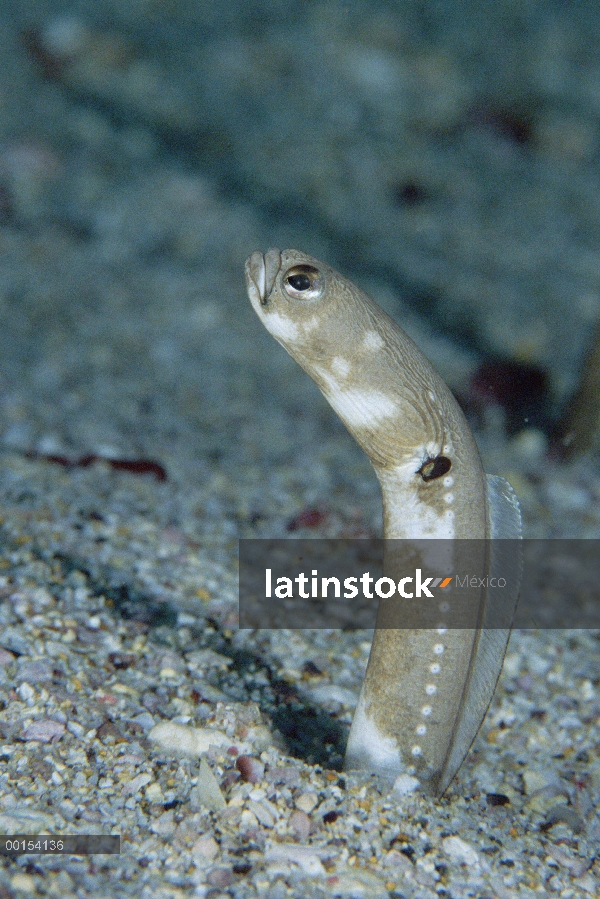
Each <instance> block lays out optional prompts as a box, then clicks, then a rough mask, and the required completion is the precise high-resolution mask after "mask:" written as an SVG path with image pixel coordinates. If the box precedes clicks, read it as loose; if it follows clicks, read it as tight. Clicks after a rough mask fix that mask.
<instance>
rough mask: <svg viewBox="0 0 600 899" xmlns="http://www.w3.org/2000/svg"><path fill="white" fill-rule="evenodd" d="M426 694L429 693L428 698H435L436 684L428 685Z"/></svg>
mask: <svg viewBox="0 0 600 899" xmlns="http://www.w3.org/2000/svg"><path fill="white" fill-rule="evenodd" d="M425 692H426V693H427V695H428V696H435V694H436V693H437V687H436V685H435V684H427V686H426V687H425Z"/></svg>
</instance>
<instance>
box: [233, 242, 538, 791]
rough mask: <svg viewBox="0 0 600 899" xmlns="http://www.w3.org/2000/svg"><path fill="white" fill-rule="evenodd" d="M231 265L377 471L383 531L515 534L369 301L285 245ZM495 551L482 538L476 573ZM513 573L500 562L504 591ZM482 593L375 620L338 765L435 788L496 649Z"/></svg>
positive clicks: (429, 378) (417, 354) (506, 506)
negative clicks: (417, 614)
mask: <svg viewBox="0 0 600 899" xmlns="http://www.w3.org/2000/svg"><path fill="white" fill-rule="evenodd" d="M245 271H246V284H247V289H248V294H249V297H250V301H251V303H252V306H253V307H254V310H255V311H256V313H257V315H258V317H259V318H260V320H261V321H262V323H263V325H264V326H265V327H266V329H267V331H269V333H270V334H271V335H272V336H273V337H274V338H275V339H276V340H277V341H278V342H279V343H280V344H281V345H282V346H283V347H284V348H285V349H286V350H287V352H288V353H289V354H290V355H291V356H292V358H293V359H295V360H296V362H298V363H299V365H300V366H301V367H302V368H303V369H304V370H305V371H306V372H307V374H309V375H310V377H311V378H312V379H313V380H314V381H315V383H316V384H317V386H318V387H319V389H320V390H321V392H322V393H323V395H324V396H325V398H326V399H327V401H328V402H329V403H330V405H331V406H332V407H333V409H334V410H335V412H337V414H338V416H339V417H340V418H341V420H342V421H343V423H344V424H345V425H346V427H347V429H348V430H349V431H350V433H351V434H352V435H353V436H354V438H355V439H356V441H357V442H358V444H359V445H360V446H361V447H362V448H363V450H364V451H365V452H366V454H367V455H368V457H369V459H370V461H371V463H372V465H373V467H374V469H375V472H376V474H377V477H378V479H379V482H380V484H381V490H382V496H383V519H384V537H385V538H386V541H387V540H388V539H389V538H403V539H404V538H439V539H443V540H448V541H452V540H457V539H460V538H463V539H464V538H472V539H473V540H481V541H483V542H484V543H485V544H486V545H489V546H492V545H493V541H487V540H486V538H494V539H496V538H512V539H516V538H519V537H520V536H521V516H520V512H519V504H518V501H517V498H516V496H515V494H514V492H513V490H512V488H511V486H510V485H509V484H508V482H507V481H505V480H504V479H503V478H500V477H493V476H490V475H486V474H485V473H484V471H483V467H482V463H481V459H480V457H479V452H478V450H477V446H476V444H475V440H474V438H473V436H472V434H471V431H470V429H469V426H468V424H467V422H466V419H465V417H464V415H463V413H462V411H461V409H460V408H459V406H458V403H457V402H456V400H455V399H454V397H453V395H452V393H451V392H450V390H449V389H448V387H447V386H446V384H445V383H444V382H443V381H442V379H441V378H440V376H439V375H438V374H437V372H436V371H435V369H434V368H433V366H432V365H431V364H430V362H429V361H428V360H427V358H426V357H425V356H424V355H423V353H422V352H421V351H420V350H419V349H418V347H417V346H416V344H414V343H413V341H412V340H411V339H410V338H409V337H408V335H407V334H405V333H404V331H402V330H401V328H399V327H398V325H397V324H396V323H395V322H394V321H393V320H392V319H391V318H390V317H389V316H388V315H387V314H386V313H385V312H384V311H383V310H382V309H381V308H380V307H379V306H377V305H376V304H375V303H374V302H373V301H372V300H371V299H369V297H367V296H366V295H365V294H364V293H363V292H362V291H361V290H359V289H358V288H357V287H356V286H355V285H354V284H353V283H352V282H351V281H349V280H348V279H346V278H344V277H343V276H342V275H340V274H338V272H336V271H335V270H334V269H332V268H330V267H329V266H328V265H325V264H324V263H322V262H319V261H318V260H316V259H313V258H312V257H311V256H307V255H305V254H304V253H301V252H298V251H296V250H283V251H279V250H276V249H271V250H268V251H267V252H266V253H265V254H263V253H259V252H257V253H253V254H252V256H250V258H249V259H248V260H247V261H246V266H245ZM500 542H501V543H502V544H504V543H505V541H504V540H502V541H500ZM426 544H427V540H421V541H420V545H426ZM386 545H387V542H386ZM431 545H432V544H430V546H431ZM444 545H445V544H444ZM449 545H450V546H455V545H456V544H454V543H450V544H449ZM496 545H499V544H498V543H497V544H496ZM519 545H520V544H519ZM422 564H423V563H422ZM495 564H496V565H497V564H498V563H497V562H496V563H495V562H494V553H493V551H492V552H490V553H489V555H488V556H487V557H486V573H487V574H489V573H490V571H491V572H492V573H493V571H494V565H495ZM504 567H505V568H506V566H504ZM513 567H514V566H513ZM496 573H498V571H497V570H496ZM519 578H520V573H519V572H517V571H513V578H512V581H511V582H510V583H509V590H510V591H511V595H512V599H511V601H514V604H516V600H517V595H518V588H519V583H518V582H519ZM492 594H493V591H491V590H489V589H482V591H481V596H480V599H478V603H480V606H481V610H482V613H481V615H480V616H479V617H478V618H477V622H478V624H477V626H474V627H473V628H470V627H469V628H468V629H458V628H454V629H452V628H448V629H440V630H438V629H437V628H435V629H434V628H432V629H413V630H407V629H391V628H376V629H375V634H374V638H373V644H372V647H371V653H370V656H369V662H368V666H367V671H366V674H365V679H364V682H363V685H362V689H361V693H360V696H359V700H358V705H357V708H356V712H355V715H354V719H353V722H352V727H351V730H350V735H349V739H348V746H347V750H346V758H345V768H346V769H359V770H362V771H365V772H367V773H370V774H377V775H381V776H383V777H385V778H388V779H394V778H396V777H397V776H398V775H400V774H407V775H408V776H414V777H416V779H417V780H418V781H419V783H420V785H421V787H422V788H423V789H424V790H425V791H428V792H430V793H433V794H434V795H438V796H439V795H441V794H442V793H443V792H444V791H445V790H446V788H447V786H448V784H449V783H450V781H451V780H452V778H453V777H454V775H455V774H456V772H457V770H458V768H459V767H460V765H461V764H462V762H463V760H464V758H465V755H466V754H467V752H468V750H469V748H470V746H471V744H472V742H473V740H474V739H475V736H476V734H477V732H478V730H479V727H480V725H481V722H482V721H483V718H484V717H485V714H486V712H487V709H488V706H489V704H490V701H491V698H492V696H493V693H494V690H495V687H496V682H497V679H498V676H499V674H500V670H501V668H502V663H503V660H504V654H505V651H506V645H507V642H508V637H509V634H510V630H509V627H504V628H503V629H500V628H496V629H493V628H485V626H483V623H484V622H485V620H486V614H487V611H488V609H487V607H488V606H490V605H492V606H493V604H494V602H495V599H497V591H496V597H494V596H493V595H492ZM513 608H514V606H513Z"/></svg>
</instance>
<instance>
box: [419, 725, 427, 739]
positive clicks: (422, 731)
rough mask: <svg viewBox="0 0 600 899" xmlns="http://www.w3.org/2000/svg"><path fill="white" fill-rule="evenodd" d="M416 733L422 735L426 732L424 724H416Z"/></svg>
mask: <svg viewBox="0 0 600 899" xmlns="http://www.w3.org/2000/svg"><path fill="white" fill-rule="evenodd" d="M416 733H417V734H418V735H419V736H420V737H424V736H425V734H426V733H427V728H426V727H425V725H424V724H419V725H418V726H417V728H416Z"/></svg>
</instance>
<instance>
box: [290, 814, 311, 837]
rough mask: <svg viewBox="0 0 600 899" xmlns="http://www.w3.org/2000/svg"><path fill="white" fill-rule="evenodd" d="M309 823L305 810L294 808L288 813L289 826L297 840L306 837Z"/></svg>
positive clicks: (309, 826)
mask: <svg viewBox="0 0 600 899" xmlns="http://www.w3.org/2000/svg"><path fill="white" fill-rule="evenodd" d="M311 823H312V822H311V820H310V818H309V817H308V815H307V814H306V812H303V811H301V810H300V809H299V808H297V809H295V811H293V812H292V814H291V815H290V827H291V828H292V830H293V831H295V833H296V836H297V837H298V839H299V840H302V841H304V840H307V839H308V835H309V834H310V828H311Z"/></svg>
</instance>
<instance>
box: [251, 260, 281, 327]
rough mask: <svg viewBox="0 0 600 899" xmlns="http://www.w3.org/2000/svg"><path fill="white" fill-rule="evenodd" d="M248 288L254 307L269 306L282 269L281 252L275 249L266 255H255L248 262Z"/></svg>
mask: <svg viewBox="0 0 600 899" xmlns="http://www.w3.org/2000/svg"><path fill="white" fill-rule="evenodd" d="M244 268H245V272H246V287H247V288H248V295H249V296H250V300H251V302H252V305H253V306H254V308H255V309H256V311H257V312H258V310H259V308H260V307H261V306H262V307H264V306H266V305H268V302H269V296H270V294H271V291H272V290H273V287H274V286H275V280H276V278H277V275H278V274H279V271H280V269H281V252H280V250H277V249H275V248H273V249H270V250H267V252H266V253H264V254H263V253H258V252H257V253H253V254H252V256H250V257H249V258H248V259H247V260H246V265H245V267H244Z"/></svg>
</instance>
